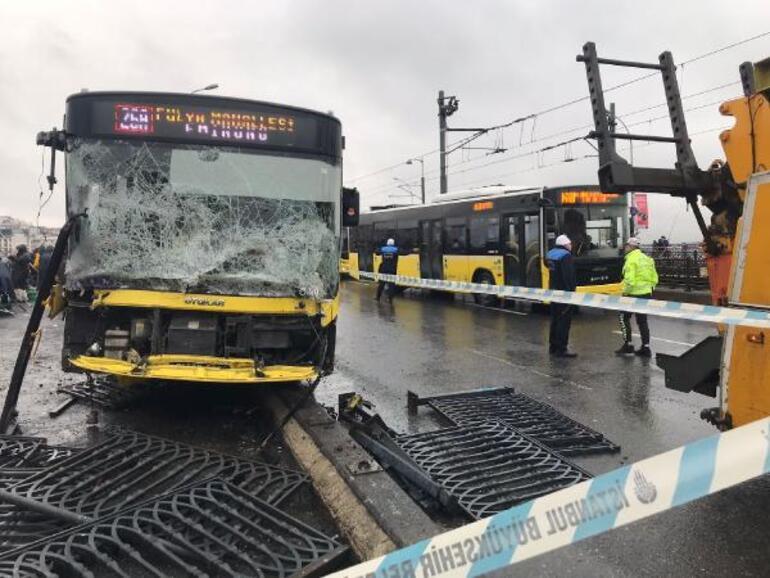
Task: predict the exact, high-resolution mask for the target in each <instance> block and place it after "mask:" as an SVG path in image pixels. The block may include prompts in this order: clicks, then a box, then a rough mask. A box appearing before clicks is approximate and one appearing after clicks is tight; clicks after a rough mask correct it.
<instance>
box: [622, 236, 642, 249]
mask: <svg viewBox="0 0 770 578" xmlns="http://www.w3.org/2000/svg"><path fill="white" fill-rule="evenodd" d="M641 244H642V242H641V241H640V240H639V239H637V238H636V237H629V238H628V241H626V245H630V246H631V247H638V246H639V245H641Z"/></svg>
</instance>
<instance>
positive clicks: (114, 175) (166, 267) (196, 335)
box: [53, 92, 358, 384]
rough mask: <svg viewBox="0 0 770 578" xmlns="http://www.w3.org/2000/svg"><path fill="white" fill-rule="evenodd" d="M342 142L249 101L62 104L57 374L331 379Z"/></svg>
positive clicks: (147, 96)
mask: <svg viewBox="0 0 770 578" xmlns="http://www.w3.org/2000/svg"><path fill="white" fill-rule="evenodd" d="M341 130H342V129H341V124H340V122H339V120H338V119H336V118H335V117H333V116H331V115H329V114H322V113H318V112H314V111H311V110H306V109H301V108H296V107H291V106H283V105H277V104H270V103H265V102H259V101H251V100H241V99H235V98H222V97H213V96H206V95H191V94H173V93H137V92H132V93H118V92H91V93H89V92H85V93H81V94H76V95H73V96H70V97H69V98H68V99H67V103H66V117H65V129H64V131H63V132H62V133H60V134H61V136H60V137H59V138H58V139H56V142H57V143H58V144H57V145H56V146H57V148H58V149H61V150H63V151H64V152H65V153H66V194H67V213H68V217H72V216H75V215H85V216H82V217H79V218H78V220H77V222H76V224H75V226H74V228H73V232H72V233H71V236H70V239H69V248H68V255H67V259H66V264H65V269H64V275H63V276H62V279H63V282H62V283H61V284H60V285H59V286H57V287H56V291H55V295H56V298H55V299H54V300H53V301H54V302H58V303H61V308H62V309H63V311H64V316H65V330H64V344H63V354H62V357H63V364H64V366H65V369H68V370H75V371H85V372H89V373H96V374H108V375H113V376H122V377H124V378H136V379H142V380H147V379H163V380H184V381H196V382H201V381H203V382H215V383H247V384H248V383H261V382H265V383H268V382H285V381H302V380H313V379H315V378H316V377H318V376H319V375H322V374H323V373H325V372H329V371H331V369H332V367H333V363H334V349H335V335H336V334H335V332H336V329H335V328H336V319H337V312H338V308H339V295H338V291H339V259H340V250H341V231H342V226H343V225H355V224H356V223H355V220H356V219H357V210H358V205H357V198H354V195H351V194H346V195H343V191H342V148H343V146H342V143H343V138H342V133H341ZM343 197H344V198H345V199H346V201H344V200H343ZM351 199H352V200H351ZM346 202H348V203H353V204H354V205H355V207H354V209H355V210H353V209H352V208H350V207H345V206H344V204H345V203H346Z"/></svg>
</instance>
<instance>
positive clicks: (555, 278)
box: [545, 235, 577, 357]
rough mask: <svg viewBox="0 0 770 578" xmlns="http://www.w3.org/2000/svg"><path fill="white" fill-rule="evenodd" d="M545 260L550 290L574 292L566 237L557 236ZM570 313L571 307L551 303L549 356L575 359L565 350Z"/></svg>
mask: <svg viewBox="0 0 770 578" xmlns="http://www.w3.org/2000/svg"><path fill="white" fill-rule="evenodd" d="M545 260H546V264H547V265H548V270H549V272H550V274H549V278H550V288H551V289H561V290H562V291H574V290H575V288H576V287H577V281H576V279H575V263H574V261H573V259H572V241H570V239H569V237H567V235H559V236H558V237H557V238H556V246H555V247H554V248H553V249H551V250H550V251H548V254H547V255H546V258H545ZM572 312H573V306H572V305H567V304H566V303H554V302H551V334H550V338H549V348H548V350H549V352H550V353H551V355H555V356H556V357H577V354H576V353H572V352H571V351H569V350H568V349H567V344H568V342H569V329H570V325H571V324H572Z"/></svg>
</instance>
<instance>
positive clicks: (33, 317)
mask: <svg viewBox="0 0 770 578" xmlns="http://www.w3.org/2000/svg"><path fill="white" fill-rule="evenodd" d="M85 216H86V215H85V213H80V214H77V215H75V216H73V217H70V219H69V220H68V221H67V222H66V223H65V224H64V226H63V227H62V228H61V230H60V231H59V236H58V237H57V238H56V245H54V249H53V254H52V255H51V260H50V261H49V262H48V265H47V266H46V268H45V271H44V272H43V281H42V283H41V285H40V291H39V292H38V294H37V299H35V305H34V307H33V308H32V313H31V314H30V316H29V322H28V323H27V329H26V331H25V332H24V337H23V338H22V341H21V346H20V347H19V354H18V355H17V356H16V365H15V366H14V367H13V375H12V376H11V383H10V384H9V385H8V392H7V393H6V394H5V402H4V404H3V413H2V414H1V415H0V433H7V431H8V426H9V425H10V422H11V418H12V417H13V412H14V410H15V409H16V402H17V401H18V400H19V392H20V391H21V384H22V382H23V381H24V375H25V374H26V372H27V364H28V363H29V357H30V355H31V353H32V349H33V347H34V345H35V338H36V336H37V331H38V329H40V321H41V320H42V319H43V312H44V311H45V304H46V301H48V297H49V296H50V295H51V288H52V287H53V284H54V280H55V279H56V273H57V272H58V271H59V265H61V262H62V259H63V258H64V252H65V250H66V249H67V240H68V239H69V236H70V231H72V227H73V226H74V224H75V222H76V221H77V220H78V219H79V218H80V217H85Z"/></svg>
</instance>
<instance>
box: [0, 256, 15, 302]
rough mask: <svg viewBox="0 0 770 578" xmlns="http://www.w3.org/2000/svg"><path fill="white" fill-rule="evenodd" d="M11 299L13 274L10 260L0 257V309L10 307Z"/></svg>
mask: <svg viewBox="0 0 770 578" xmlns="http://www.w3.org/2000/svg"><path fill="white" fill-rule="evenodd" d="M11 301H13V274H12V265H11V261H10V260H9V259H8V258H7V257H0V309H3V310H7V309H10V306H11Z"/></svg>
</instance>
